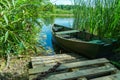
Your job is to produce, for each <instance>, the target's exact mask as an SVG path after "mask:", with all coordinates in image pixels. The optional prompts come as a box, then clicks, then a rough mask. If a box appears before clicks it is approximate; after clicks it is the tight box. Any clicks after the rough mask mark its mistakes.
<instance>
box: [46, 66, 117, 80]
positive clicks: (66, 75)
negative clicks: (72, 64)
mask: <svg viewBox="0 0 120 80" xmlns="http://www.w3.org/2000/svg"><path fill="white" fill-rule="evenodd" d="M115 70H116V68H113V67H111V66H110V67H106V66H103V67H98V68H92V69H86V70H80V71H75V72H68V73H62V74H56V75H51V76H49V77H48V78H46V80H49V79H51V80H52V78H54V77H55V78H56V80H57V79H61V80H65V79H76V78H79V77H83V76H84V77H88V76H93V75H99V74H106V73H110V72H113V71H115ZM55 78H54V79H55Z"/></svg>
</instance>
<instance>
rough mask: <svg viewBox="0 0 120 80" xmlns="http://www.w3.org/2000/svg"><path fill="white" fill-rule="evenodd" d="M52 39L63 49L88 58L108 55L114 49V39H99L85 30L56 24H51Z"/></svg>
mask: <svg viewBox="0 0 120 80" xmlns="http://www.w3.org/2000/svg"><path fill="white" fill-rule="evenodd" d="M52 34H53V41H54V42H55V43H57V44H58V45H59V46H60V47H62V48H64V49H65V50H68V51H72V52H76V53H79V54H82V55H85V56H86V57H88V58H98V57H105V56H109V55H110V54H111V53H112V52H113V50H114V49H115V45H116V43H117V41H116V40H111V39H99V37H98V36H95V35H93V34H89V33H87V32H85V31H79V30H74V29H72V28H67V27H65V26H61V25H58V24H54V25H53V26H52Z"/></svg>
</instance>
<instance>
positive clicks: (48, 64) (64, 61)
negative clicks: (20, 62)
mask: <svg viewBox="0 0 120 80" xmlns="http://www.w3.org/2000/svg"><path fill="white" fill-rule="evenodd" d="M78 61H86V59H84V58H81V59H68V60H59V62H60V63H62V64H64V63H72V62H78ZM32 63H33V62H32ZM37 63H38V62H37ZM56 63H57V62H53V63H42V64H34V65H33V64H32V67H33V68H36V67H39V65H40V66H41V65H44V67H45V66H53V65H55V64H56Z"/></svg>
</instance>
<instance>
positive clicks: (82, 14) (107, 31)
mask: <svg viewBox="0 0 120 80" xmlns="http://www.w3.org/2000/svg"><path fill="white" fill-rule="evenodd" d="M74 2H75V10H74V17H75V22H74V28H77V29H78V28H79V29H86V30H87V31H88V32H90V33H92V34H97V35H99V37H101V38H103V37H108V38H119V39H120V30H119V28H120V0H87V1H86V0H74Z"/></svg>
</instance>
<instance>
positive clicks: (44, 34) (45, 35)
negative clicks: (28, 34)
mask: <svg viewBox="0 0 120 80" xmlns="http://www.w3.org/2000/svg"><path fill="white" fill-rule="evenodd" d="M51 19H52V20H51ZM73 21H74V19H73V18H48V19H47V18H46V21H45V22H44V25H43V27H42V31H41V33H40V42H41V43H42V44H41V45H42V46H43V47H44V48H45V49H46V50H50V51H52V52H54V49H53V45H52V33H51V29H52V24H53V23H56V24H60V25H64V26H67V27H72V25H73Z"/></svg>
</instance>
